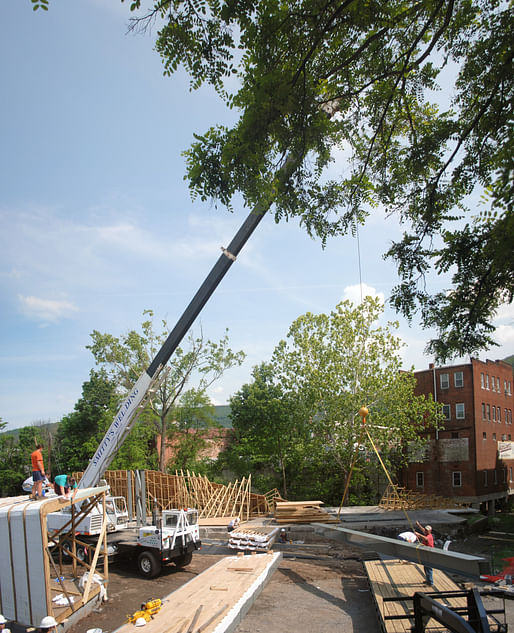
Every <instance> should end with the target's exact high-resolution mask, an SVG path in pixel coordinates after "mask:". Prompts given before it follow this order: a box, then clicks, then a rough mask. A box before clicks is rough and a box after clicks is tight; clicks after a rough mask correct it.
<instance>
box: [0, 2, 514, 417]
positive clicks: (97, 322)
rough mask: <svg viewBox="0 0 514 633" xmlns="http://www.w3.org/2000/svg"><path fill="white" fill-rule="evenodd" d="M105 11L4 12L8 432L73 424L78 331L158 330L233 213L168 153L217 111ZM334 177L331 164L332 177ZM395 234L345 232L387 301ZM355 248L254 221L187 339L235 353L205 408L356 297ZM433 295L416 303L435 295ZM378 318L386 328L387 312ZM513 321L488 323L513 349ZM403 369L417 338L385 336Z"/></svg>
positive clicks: (391, 230)
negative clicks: (194, 194)
mask: <svg viewBox="0 0 514 633" xmlns="http://www.w3.org/2000/svg"><path fill="white" fill-rule="evenodd" d="M129 15H130V12H129V10H128V6H127V5H126V4H123V5H122V4H121V2H119V1H117V0H89V2H81V3H79V2H70V1H69V0H52V1H51V4H50V10H49V11H48V12H42V11H37V12H33V11H32V8H31V3H30V1H29V0H4V2H3V3H2V17H3V23H4V28H3V33H2V38H1V41H0V53H1V59H2V62H1V64H0V69H1V70H0V81H1V85H2V95H3V97H2V113H1V117H0V125H1V138H2V149H1V154H0V156H1V161H2V166H1V169H0V220H1V231H0V319H1V328H0V417H2V419H3V420H4V421H6V422H8V425H9V428H15V427H20V426H25V425H28V424H31V423H33V422H34V421H37V420H45V421H46V420H50V421H57V420H59V419H60V418H61V417H62V416H63V415H65V414H66V413H68V412H70V411H72V410H73V406H74V404H75V402H76V401H77V399H78V398H79V397H80V394H81V388H82V383H83V382H84V381H85V380H87V379H88V376H89V371H90V369H91V368H92V367H93V366H94V361H93V358H92V355H91V354H90V352H89V351H88V350H87V349H86V345H87V344H88V343H89V342H90V338H89V335H90V333H91V332H92V331H93V330H95V329H96V330H100V331H102V332H110V333H112V334H115V335H120V334H122V333H124V332H126V331H128V330H129V329H134V328H137V327H138V325H139V324H140V323H141V320H142V312H143V310H144V309H146V308H151V309H153V310H154V312H155V314H156V316H157V317H158V318H159V319H161V318H165V319H167V320H168V322H169V323H170V324H173V323H175V321H176V319H178V317H179V316H180V315H181V313H182V311H183V310H184V308H185V307H186V305H187V304H188V302H189V300H190V299H191V298H192V296H193V294H194V293H195V292H196V290H197V289H198V287H199V285H200V284H201V282H202V281H203V279H204V277H205V276H206V275H207V273H208V272H209V270H210V268H211V267H212V265H213V264H214V263H215V261H216V259H217V258H218V256H219V254H220V247H221V246H226V245H227V244H228V243H229V242H230V240H231V238H232V237H233V235H234V233H235V232H236V230H237V229H238V228H239V226H240V224H241V223H242V221H243V219H244V218H245V217H246V215H247V210H245V209H243V208H242V206H239V207H238V206H237V205H236V207H235V212H234V213H233V214H230V213H228V212H226V211H225V210H223V209H215V208H214V207H212V206H211V205H210V204H208V203H201V202H198V201H196V202H194V203H193V202H191V199H190V196H189V191H188V189H187V184H186V182H184V180H183V176H184V172H185V169H184V160H183V158H182V156H181V152H182V151H183V150H184V149H186V148H187V147H188V146H189V145H190V143H191V142H192V140H193V133H195V132H198V133H202V132H204V131H205V130H206V129H207V128H208V127H209V126H211V125H214V124H218V123H226V124H230V123H231V120H232V119H231V117H234V116H235V114H234V113H233V112H230V111H228V110H227V109H226V108H225V107H224V105H223V104H222V103H221V101H220V100H219V99H218V98H217V97H216V96H215V95H214V94H213V93H212V91H210V90H209V89H202V90H200V91H197V92H195V93H191V92H189V85H188V81H187V77H186V76H185V74H184V73H182V72H179V73H177V74H176V75H174V76H172V77H171V78H167V77H164V76H163V73H162V64H161V61H160V59H159V56H158V55H157V53H156V52H155V51H154V50H153V41H154V34H147V35H132V34H127V23H128V18H129ZM344 169H345V165H344V157H343V156H342V155H341V156H340V157H338V160H337V161H336V163H335V165H334V171H335V173H336V174H337V173H342V172H343V171H344ZM398 234H399V228H398V227H397V226H396V225H395V224H394V222H393V221H391V220H386V219H385V217H384V216H383V214H382V213H380V211H377V212H376V213H375V214H374V216H373V217H372V218H371V219H370V221H369V223H368V224H367V225H366V227H364V228H363V229H361V231H360V245H361V258H362V280H363V282H364V284H365V288H366V289H367V291H368V292H369V293H370V294H380V295H381V296H383V297H385V298H387V297H388V296H389V294H390V292H391V289H392V287H393V286H394V284H395V281H396V276H395V270H394V267H393V265H392V264H391V263H390V262H384V261H383V259H382V253H383V252H384V251H385V250H386V249H387V247H388V244H389V243H390V242H391V240H392V239H394V238H395V237H396V236H398ZM358 284H359V270H358V256H357V243H356V240H355V239H353V238H352V237H346V238H341V239H337V240H332V241H330V242H329V244H328V246H327V248H326V249H325V250H322V248H321V246H320V244H319V243H318V242H315V241H313V240H311V239H310V238H309V237H308V236H307V235H306V234H305V232H304V231H303V230H302V229H301V228H300V227H299V226H298V224H297V223H295V222H290V223H284V224H282V225H276V224H275V223H274V221H273V219H272V217H271V216H270V217H267V218H265V219H264V220H263V222H262V223H261V225H260V226H259V228H258V229H257V231H256V233H255V234H254V236H253V237H252V238H251V240H250V242H249V243H248V244H247V246H246V247H245V249H244V251H243V252H242V254H241V255H240V257H239V258H238V261H237V262H236V264H235V265H234V266H232V268H231V270H230V271H229V273H228V275H227V277H226V278H225V279H224V280H223V282H222V284H221V286H220V287H219V288H218V290H217V291H216V293H215V295H214V296H213V297H212V298H211V300H210V302H209V303H208V305H207V306H206V308H205V309H204V311H203V312H202V314H201V316H200V318H199V320H198V322H197V325H196V330H197V331H198V328H199V327H200V326H201V327H202V330H203V333H204V335H205V336H206V337H207V338H211V339H213V340H215V339H218V338H219V337H221V336H222V335H223V332H224V330H225V328H228V329H229V336H230V341H231V346H232V347H233V348H234V349H243V350H244V351H245V352H246V354H247V360H246V361H245V363H244V365H243V366H242V367H241V368H239V369H237V370H232V371H231V372H229V373H227V374H226V375H225V376H224V378H223V379H222V381H221V382H220V383H218V384H217V385H216V386H215V387H214V388H213V389H212V391H211V397H212V399H213V400H214V401H215V403H217V404H224V403H225V402H226V401H227V399H228V398H229V397H230V395H231V394H232V393H234V392H235V391H236V390H237V389H239V388H240V387H241V385H242V384H243V383H244V382H247V381H248V380H249V378H250V373H251V369H252V367H253V366H254V365H256V364H257V363H259V362H261V361H263V360H267V359H268V358H269V357H270V355H271V352H272V350H273V348H274V347H275V345H276V344H277V343H278V341H279V340H280V339H281V338H284V337H285V336H286V334H287V330H288V327H289V325H290V324H291V322H292V321H293V320H294V319H295V318H296V317H297V316H299V315H300V314H303V313H305V312H307V311H311V312H328V311H330V310H331V309H333V308H334V306H335V305H336V304H337V303H338V302H339V301H340V300H341V299H343V298H351V299H352V300H354V301H355V302H358V299H359V295H360V293H359V288H358ZM441 284H442V280H434V286H433V288H441V287H442V285H441ZM386 316H387V317H388V318H391V319H393V318H397V317H396V315H394V313H392V312H391V311H389V310H388V311H387V312H386ZM513 318H514V315H513V311H512V309H509V308H504V309H503V310H501V311H500V313H499V315H498V325H499V328H498V330H497V340H498V342H500V343H501V347H499V348H495V349H493V350H491V351H490V352H489V353H484V354H483V355H481V357H482V358H485V357H489V358H493V359H496V358H503V357H504V356H506V355H508V354H511V353H512V352H513V350H514V326H513V323H514V321H513ZM400 334H401V336H402V338H403V339H404V341H405V343H406V347H405V349H404V352H403V358H404V362H405V366H406V367H410V366H411V365H414V366H415V367H416V368H418V369H421V368H424V367H426V366H427V365H428V363H429V362H430V361H431V359H430V358H428V357H426V356H425V355H424V354H423V348H424V346H425V344H426V340H427V339H428V338H429V337H430V335H429V333H427V332H423V331H421V330H420V329H419V327H416V326H415V325H414V326H413V327H411V328H409V327H408V326H407V325H406V324H405V323H404V322H401V328H400Z"/></svg>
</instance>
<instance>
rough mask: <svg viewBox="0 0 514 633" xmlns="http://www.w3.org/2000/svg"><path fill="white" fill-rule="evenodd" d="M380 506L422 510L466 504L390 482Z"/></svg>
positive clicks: (450, 507)
mask: <svg viewBox="0 0 514 633" xmlns="http://www.w3.org/2000/svg"><path fill="white" fill-rule="evenodd" d="M379 506H380V507H381V508H384V509H385V510H422V509H428V508H438V509H454V508H462V507H464V504H462V503H457V502H456V501H455V500H454V499H450V498H447V497H440V496H438V495H425V494H423V493H421V492H417V491H415V490H408V489H407V488H403V487H401V486H397V485H395V484H393V485H391V484H389V485H388V486H387V488H386V489H385V491H384V494H383V495H382V499H381V500H380V504H379Z"/></svg>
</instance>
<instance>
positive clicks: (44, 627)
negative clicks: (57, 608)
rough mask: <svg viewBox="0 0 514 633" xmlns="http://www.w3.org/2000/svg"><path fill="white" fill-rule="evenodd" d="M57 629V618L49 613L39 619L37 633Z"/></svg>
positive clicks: (49, 632) (51, 631)
mask: <svg viewBox="0 0 514 633" xmlns="http://www.w3.org/2000/svg"><path fill="white" fill-rule="evenodd" d="M55 631H57V620H56V619H55V618H54V617H52V616H51V615H45V617H44V618H43V619H42V620H41V622H40V624H39V628H38V633H55Z"/></svg>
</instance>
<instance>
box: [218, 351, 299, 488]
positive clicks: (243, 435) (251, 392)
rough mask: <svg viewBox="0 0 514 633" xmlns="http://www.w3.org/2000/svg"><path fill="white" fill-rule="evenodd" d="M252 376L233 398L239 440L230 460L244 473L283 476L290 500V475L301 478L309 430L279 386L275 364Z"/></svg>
mask: <svg viewBox="0 0 514 633" xmlns="http://www.w3.org/2000/svg"><path fill="white" fill-rule="evenodd" d="M252 377H253V381H252V382H251V383H249V384H245V385H243V386H242V387H241V389H240V390H239V391H238V392H237V393H236V394H234V395H233V396H232V397H231V399H230V410H231V413H230V418H231V420H232V424H233V427H234V431H235V441H234V442H233V444H232V446H231V448H230V452H231V456H230V457H229V461H230V463H231V465H232V467H233V468H235V469H236V471H237V472H240V471H241V470H243V471H244V474H247V473H249V472H251V473H255V472H257V471H258V470H259V469H262V467H263V466H266V467H267V468H272V469H273V471H276V472H278V473H279V479H280V481H281V492H282V495H283V496H284V498H285V499H287V497H288V480H289V476H291V477H292V478H293V477H297V471H298V467H299V465H300V463H301V461H302V458H303V452H302V448H303V446H304V444H305V442H307V441H308V438H309V428H308V425H306V424H305V416H304V415H303V413H302V411H301V410H300V409H299V408H298V407H297V406H296V404H297V403H296V402H295V400H293V399H291V398H288V397H287V396H286V394H285V393H284V392H283V391H282V388H281V387H280V385H279V384H277V383H276V381H275V376H274V372H273V367H272V365H269V364H266V363H262V364H261V365H259V366H257V367H255V368H254V369H253V372H252Z"/></svg>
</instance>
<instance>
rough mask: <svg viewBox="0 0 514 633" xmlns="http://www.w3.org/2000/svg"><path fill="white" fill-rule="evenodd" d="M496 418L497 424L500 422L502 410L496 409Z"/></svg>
mask: <svg viewBox="0 0 514 633" xmlns="http://www.w3.org/2000/svg"><path fill="white" fill-rule="evenodd" d="M496 413H497V416H498V422H501V421H502V408H501V407H498V411H497V412H496Z"/></svg>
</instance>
